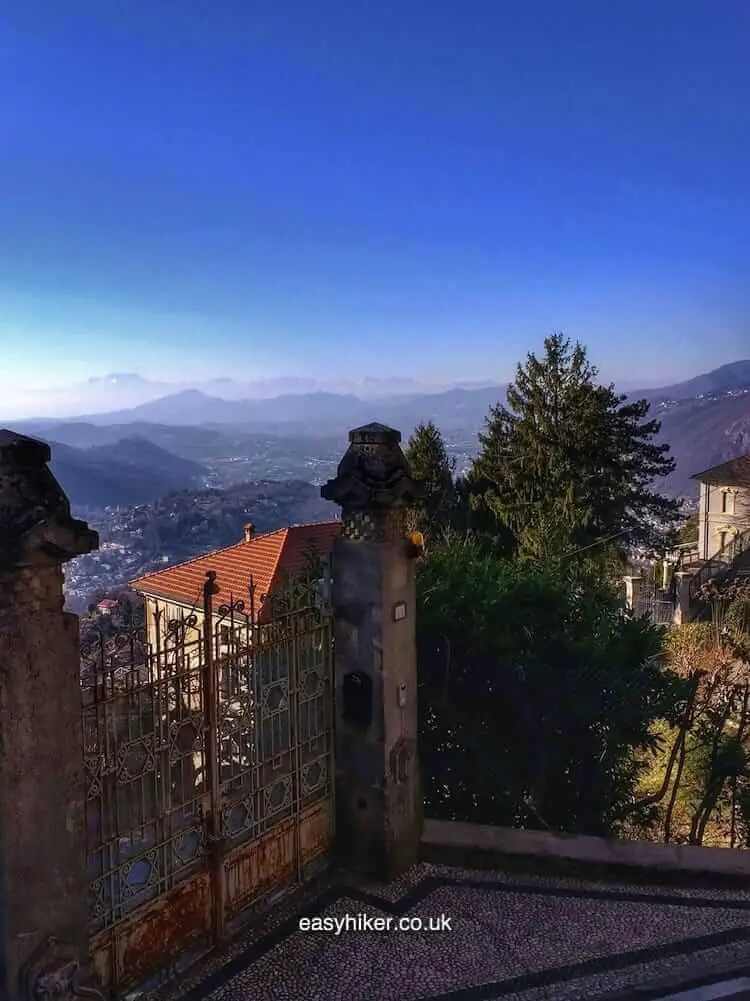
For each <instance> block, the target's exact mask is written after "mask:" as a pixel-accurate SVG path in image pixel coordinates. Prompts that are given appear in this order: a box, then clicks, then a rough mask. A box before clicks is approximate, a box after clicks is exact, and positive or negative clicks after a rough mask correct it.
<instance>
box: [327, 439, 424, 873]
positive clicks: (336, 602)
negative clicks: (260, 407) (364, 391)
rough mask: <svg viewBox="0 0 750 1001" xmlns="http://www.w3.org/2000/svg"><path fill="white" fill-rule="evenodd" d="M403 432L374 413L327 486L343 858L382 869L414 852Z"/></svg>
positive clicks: (413, 664) (407, 481)
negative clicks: (332, 524)
mask: <svg viewBox="0 0 750 1001" xmlns="http://www.w3.org/2000/svg"><path fill="white" fill-rule="evenodd" d="M400 441H401V434H400V433H399V432H398V431H394V430H393V429H392V428H388V427H385V426H384V425H382V424H368V425H366V426H365V427H361V428H357V429H356V430H354V431H352V432H350V434H349V442H350V444H349V449H348V451H347V452H346V454H345V455H344V457H343V459H342V460H341V462H340V464H339V467H338V475H337V476H336V478H335V479H333V480H331V481H329V482H328V483H327V484H326V485H325V486H324V487H323V488H322V489H321V494H322V496H323V497H324V498H326V499H327V500H332V501H335V502H336V503H337V504H340V505H341V508H342V521H343V528H342V534H341V537H340V538H339V539H338V540H337V541H336V543H335V545H334V549H333V588H332V600H333V613H334V636H335V684H336V806H337V844H338V851H339V858H340V861H341V862H342V864H343V865H345V866H347V867H349V868H351V869H353V870H355V871H358V872H362V873H364V874H366V875H369V876H371V877H374V878H376V879H382V880H385V881H388V880H391V879H393V878H395V877H396V876H397V875H398V874H399V873H401V872H404V871H405V870H406V869H408V868H409V866H411V865H412V864H413V863H414V862H415V861H416V859H417V853H418V849H419V841H420V836H421V830H422V798H421V789H420V779H419V766H418V761H417V649H416V632H415V593H416V592H415V583H414V552H413V551H412V550H410V547H409V543H408V540H407V538H406V533H405V516H406V508H407V506H408V505H409V504H411V503H413V502H414V501H415V500H417V499H418V498H419V496H420V494H421V490H420V487H419V484H417V483H416V481H415V480H414V479H413V478H412V476H411V472H410V469H409V465H408V463H407V461H406V458H405V456H404V453H403V452H402V451H401V447H400V444H399V443H400Z"/></svg>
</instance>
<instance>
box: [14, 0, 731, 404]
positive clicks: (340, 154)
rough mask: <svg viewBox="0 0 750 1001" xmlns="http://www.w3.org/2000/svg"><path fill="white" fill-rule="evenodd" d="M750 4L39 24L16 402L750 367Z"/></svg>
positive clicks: (409, 2) (243, 8) (27, 152)
mask: <svg viewBox="0 0 750 1001" xmlns="http://www.w3.org/2000/svg"><path fill="white" fill-rule="evenodd" d="M748 53H750V3H748V2H747V0H705V2H697V0H606V2H604V0H564V2H563V0H518V2H506V0H466V2H464V3H458V2H456V0H378V2H375V0H340V2H339V0H318V2H316V3H312V2H311V0H269V2H265V0H258V2H254V0H221V2H216V0H205V2H204V0H172V2H166V0H148V2H145V3H144V2H140V0H120V2H115V0H90V2H85V0H67V2H65V3H61V2H60V0H49V2H46V3H45V2H40V0H23V2H22V3H20V4H15V5H4V10H3V11H2V13H0V125H1V128H0V184H1V185H2V190H3V193H4V195H3V198H2V199H0V341H2V367H1V369H0V394H3V395H4V397H5V399H6V401H7V400H9V399H10V396H11V395H12V394H13V393H15V394H16V396H17V395H18V393H19V392H21V391H22V390H23V389H24V387H27V386H28V387H32V386H34V387H38V386H43V385H46V384H50V385H52V384H61V383H65V382H71V381H76V380H79V379H85V378H87V377H90V376H96V375H102V374H105V373H107V372H110V371H126V372H133V371H137V372H139V373H141V374H142V375H144V376H147V377H157V376H158V377H162V378H163V377H165V376H166V377H173V378H175V379H177V378H180V377H184V378H187V379H192V378H199V377H208V376H217V375H234V376H238V377H242V378H245V379H253V378H265V377H272V376H280V375H287V374H288V375H308V376H313V377H322V376H325V375H327V374H329V375H331V376H333V377H339V376H341V377H355V378H356V377H359V376H363V375H368V376H373V375H382V376H391V375H409V376H413V377H418V378H422V379H434V380H445V379H452V378H455V379H474V378H477V379H479V378H497V379H499V380H502V379H505V378H507V377H508V376H510V375H512V371H513V368H514V366H515V363H516V362H517V361H518V360H519V359H521V358H522V357H523V356H524V355H525V353H526V351H528V350H531V349H535V348H538V347H539V346H540V344H541V341H542V339H543V337H544V336H545V334H547V333H549V332H550V331H551V330H553V329H563V330H565V331H566V332H567V333H569V334H570V335H571V336H573V337H578V338H580V339H582V340H583V341H585V342H586V343H587V344H588V345H589V347H590V352H591V355H592V358H593V360H594V361H595V362H596V363H597V364H598V365H599V366H600V368H601V370H602V372H603V374H604V375H606V376H607V377H608V378H615V379H617V380H622V381H623V382H624V383H630V384H632V383H634V382H635V383H644V384H646V383H658V382H663V381H668V380H670V379H672V378H675V379H677V378H681V377H683V376H687V375H690V374H694V373H696V372H698V371H702V370H706V369H709V368H712V367H715V366H716V365H718V364H721V363H724V362H727V361H731V360H735V359H737V358H743V357H747V356H748V355H750V279H749V277H748V276H750V56H749V55H748Z"/></svg>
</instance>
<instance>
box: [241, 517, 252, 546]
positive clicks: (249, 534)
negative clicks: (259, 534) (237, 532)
mask: <svg viewBox="0 0 750 1001" xmlns="http://www.w3.org/2000/svg"><path fill="white" fill-rule="evenodd" d="M242 531H243V532H244V533H245V542H249V541H250V540H251V539H252V537H253V536H254V535H255V525H253V523H252V521H248V523H247V525H243V526H242Z"/></svg>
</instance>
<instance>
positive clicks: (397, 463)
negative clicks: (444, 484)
mask: <svg viewBox="0 0 750 1001" xmlns="http://www.w3.org/2000/svg"><path fill="white" fill-rule="evenodd" d="M400 442H401V432H400V431H396V430H395V429H394V428H389V427H386V425H384V424H366V425H364V427H360V428H355V429H354V430H353V431H350V432H349V448H348V449H347V450H346V452H345V453H344V456H343V458H342V460H341V462H340V463H339V466H338V471H337V474H336V477H335V478H334V479H332V480H329V481H328V483H326V484H325V486H323V487H321V490H320V494H321V497H323V498H324V499H325V500H331V501H333V502H334V503H336V504H338V505H340V507H341V508H342V512H343V515H344V517H346V516H347V515H350V514H353V513H355V512H364V513H369V514H374V515H378V514H383V513H385V512H387V511H389V510H390V509H392V508H396V507H405V506H407V505H410V504H413V503H414V502H415V501H417V500H419V499H420V498H421V497H422V492H423V491H422V485H421V484H420V483H419V482H417V481H416V480H415V479H414V478H413V477H412V474H411V469H410V468H409V463H408V462H407V460H406V456H405V455H404V453H403V451H402V450H401V445H400Z"/></svg>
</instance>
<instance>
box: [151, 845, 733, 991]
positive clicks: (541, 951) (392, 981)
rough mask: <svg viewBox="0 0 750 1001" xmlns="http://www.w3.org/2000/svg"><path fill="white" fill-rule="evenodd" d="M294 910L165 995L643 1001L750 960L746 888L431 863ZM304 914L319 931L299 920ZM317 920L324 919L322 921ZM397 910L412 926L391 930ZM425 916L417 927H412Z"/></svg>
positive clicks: (341, 885)
mask: <svg viewBox="0 0 750 1001" xmlns="http://www.w3.org/2000/svg"><path fill="white" fill-rule="evenodd" d="M293 906H294V907H296V908H297V909H296V910H292V909H291V908H292V907H293ZM299 908H300V904H299V902H298V901H297V902H296V903H295V904H290V905H287V907H286V908H282V909H281V910H278V911H277V912H276V913H275V914H272V915H270V916H269V917H268V918H267V919H266V920H265V922H264V923H263V925H262V926H261V927H260V928H259V929H256V931H255V933H254V935H248V936H246V937H245V938H244V939H242V940H238V941H237V942H235V943H234V945H233V946H231V947H230V948H228V949H227V950H226V951H225V952H224V953H222V954H221V955H219V956H216V957H214V958H213V959H212V960H210V961H209V962H207V963H204V964H203V965H202V966H201V967H198V968H197V969H196V970H195V971H193V973H192V974H191V976H190V978H189V979H187V980H183V981H182V983H181V984H180V985H178V986H175V987H174V988H172V990H171V991H170V992H169V993H168V994H162V995H161V997H162V998H166V999H167V1001H204V999H210V1001H261V999H263V1001H339V999H340V1001H480V999H484V1001H492V999H499V998H504V999H505V998H509V999H511V998H523V999H524V1001H536V999H542V998H544V999H560V1001H567V999H570V1001H582V999H589V998H592V999H594V998H600V997H601V996H602V995H605V994H608V993H610V992H618V991H622V990H624V989H628V990H631V989H633V988H640V991H639V994H638V996H639V999H640V1001H648V999H649V998H656V997H658V996H661V997H664V996H666V995H667V994H669V993H674V989H673V990H672V991H669V990H667V989H665V988H663V987H662V988H661V989H660V988H658V987H654V990H656V992H657V993H654V991H653V990H649V991H647V992H646V993H641V991H643V988H644V985H654V984H658V983H660V982H661V981H665V980H669V979H670V978H677V979H680V980H682V981H683V982H689V981H690V977H691V976H692V977H693V979H694V980H695V981H696V982H700V980H701V977H702V978H703V981H705V980H706V978H707V976H708V975H709V974H708V973H707V971H709V970H711V969H713V970H715V969H716V968H717V967H721V966H723V967H725V968H729V967H733V966H735V967H739V966H742V964H743V963H744V962H745V960H747V967H748V969H750V892H740V891H738V892H732V893H729V892H726V891H719V890H716V891H711V890H708V891H704V890H701V891H690V890H685V889H679V890H675V889H671V888H661V887H657V888H649V889H644V888H643V887H636V886H627V885H624V884H609V883H607V884H604V883H594V882H584V881H581V880H574V879H552V878H546V877H534V876H526V877H519V876H511V875H509V874H503V873H498V872H485V871H471V870H460V869H455V868H449V867H444V866H435V865H427V864H423V865H419V866H416V867H415V868H414V869H413V870H411V872H410V873H409V874H408V875H407V876H406V877H405V878H404V879H403V880H401V881H400V882H399V883H396V884H392V885H391V886H389V887H387V888H382V887H374V886H367V885H364V884H362V883H361V882H354V881H352V882H346V881H343V880H342V879H341V877H339V882H338V883H336V884H335V885H332V886H329V887H328V888H326V889H324V890H322V891H321V895H320V896H319V898H318V899H317V900H314V899H313V900H308V901H307V903H306V904H305V905H303V909H302V910H300V909H299ZM301 918H305V919H307V920H308V921H309V924H307V925H306V926H305V927H306V929H311V930H302V931H301V930H300V919H301ZM319 919H328V920H327V922H326V927H325V929H324V930H318V929H319V928H320V927H321V926H320V923H319ZM376 919H379V921H376ZM389 919H390V921H389ZM403 919H406V921H405V924H406V925H407V926H408V930H407V928H404V929H398V928H397V927H396V926H397V925H398V924H399V923H400V922H401V921H402V920H403ZM441 919H442V929H440V922H441ZM342 921H343V922H345V924H343V925H342V923H341V922H342ZM420 921H421V923H422V925H423V929H422V930H416V926H417V925H418V923H419V922H420ZM431 921H432V922H433V923H434V924H435V925H436V927H435V928H434V929H430V928H429V925H430V922H431ZM387 923H390V928H389V929H387V930H386V927H385V926H386V924H387ZM346 924H348V926H349V927H348V928H347V927H346ZM355 925H356V927H354V926H355ZM446 925H447V926H448V927H446ZM425 926H426V927H427V930H424V929H425ZM714 976H715V973H714ZM623 996H625V995H623ZM696 996H697V995H696ZM714 996H719V995H714Z"/></svg>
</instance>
